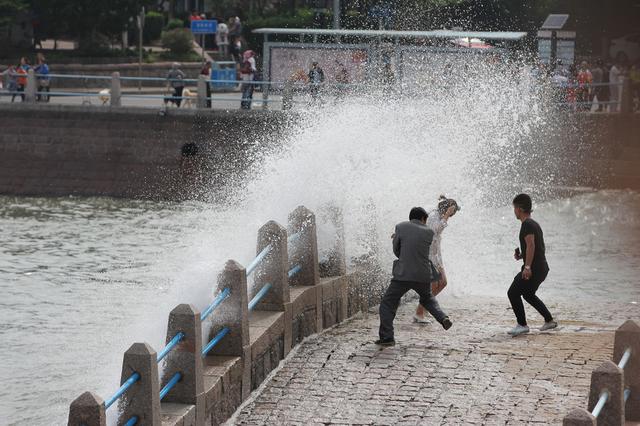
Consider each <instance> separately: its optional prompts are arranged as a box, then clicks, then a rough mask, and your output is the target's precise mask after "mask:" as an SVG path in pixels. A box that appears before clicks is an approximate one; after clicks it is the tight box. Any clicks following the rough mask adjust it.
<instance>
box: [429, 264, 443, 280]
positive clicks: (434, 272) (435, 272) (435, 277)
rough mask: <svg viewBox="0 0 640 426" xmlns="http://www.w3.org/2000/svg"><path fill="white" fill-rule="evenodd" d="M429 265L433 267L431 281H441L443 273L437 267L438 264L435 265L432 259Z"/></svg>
mask: <svg viewBox="0 0 640 426" xmlns="http://www.w3.org/2000/svg"><path fill="white" fill-rule="evenodd" d="M429 267H430V268H431V282H434V281H440V279H441V278H442V275H441V274H440V271H439V270H438V268H436V265H434V264H433V262H432V261H429Z"/></svg>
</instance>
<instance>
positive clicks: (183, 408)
mask: <svg viewBox="0 0 640 426" xmlns="http://www.w3.org/2000/svg"><path fill="white" fill-rule="evenodd" d="M160 420H161V421H162V426H191V425H195V424H196V406H195V405H187V404H177V403H175V402H162V403H160Z"/></svg>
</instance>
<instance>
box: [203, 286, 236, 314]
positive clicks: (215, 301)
mask: <svg viewBox="0 0 640 426" xmlns="http://www.w3.org/2000/svg"><path fill="white" fill-rule="evenodd" d="M230 294H231V290H229V289H228V288H225V289H224V290H222V292H221V293H220V294H219V295H217V296H216V298H215V299H213V302H211V304H210V305H209V306H207V309H205V310H204V311H203V312H202V313H201V314H200V321H204V320H206V319H207V317H208V316H209V315H211V312H213V310H214V309H215V308H217V307H218V305H220V304H221V303H222V302H223V301H224V299H226V298H227V297H229V295H230Z"/></svg>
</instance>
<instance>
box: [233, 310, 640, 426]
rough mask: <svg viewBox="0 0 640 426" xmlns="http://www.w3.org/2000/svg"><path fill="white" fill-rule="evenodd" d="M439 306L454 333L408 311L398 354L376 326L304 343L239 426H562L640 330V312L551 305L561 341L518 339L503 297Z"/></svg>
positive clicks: (358, 324) (361, 325) (368, 322)
mask: <svg viewBox="0 0 640 426" xmlns="http://www.w3.org/2000/svg"><path fill="white" fill-rule="evenodd" d="M442 304H443V306H444V307H446V308H448V309H449V313H450V315H451V317H452V319H453V320H454V327H453V328H452V329H451V330H449V331H448V332H445V331H444V330H443V329H442V328H441V327H440V326H439V325H438V324H431V325H427V326H421V325H414V324H412V323H411V322H410V321H409V320H410V315H411V308H412V306H409V305H405V306H403V307H402V308H401V309H400V311H399V316H398V318H397V319H396V329H397V330H396V339H397V341H398V344H397V345H396V346H395V347H393V348H387V349H384V350H380V349H379V348H377V347H376V346H375V345H374V344H373V343H372V341H373V339H374V338H375V337H376V336H375V334H376V331H377V326H378V316H377V314H368V316H366V317H365V316H362V317H360V318H356V319H354V320H351V321H349V322H347V323H343V324H341V325H339V326H337V327H336V328H334V329H331V330H329V331H328V332H325V333H324V334H322V335H320V336H316V337H314V338H311V339H309V340H307V341H306V342H304V343H303V344H302V345H301V346H299V348H298V349H297V350H296V351H295V352H293V353H292V354H291V355H290V356H289V358H288V359H287V360H286V362H285V363H284V366H283V367H282V368H281V369H280V370H279V371H278V372H277V373H276V374H275V375H274V376H273V377H272V378H271V380H270V381H268V382H265V384H264V385H263V388H262V390H261V392H260V393H259V394H258V395H257V396H256V397H254V398H253V399H251V400H249V402H248V403H247V404H246V405H245V406H244V407H243V408H241V409H240V410H239V411H238V412H237V413H236V417H234V418H233V419H232V420H231V421H230V423H233V424H243V425H245V424H246V425H262V424H305V425H306V424H375V425H392V424H393V425H395V424H400V425H418V424H420V425H425V424H427V425H459V424H488V425H494V424H495V425H506V424H517V425H520V424H559V423H561V422H562V418H563V417H564V415H565V414H567V413H568V412H569V411H570V410H571V409H572V408H574V407H579V406H581V407H585V408H586V404H587V395H588V390H589V382H590V375H591V371H592V370H593V369H594V368H596V367H597V366H598V365H599V364H600V363H601V362H602V361H604V360H605V359H609V358H610V357H611V353H612V345H613V330H614V329H615V328H617V327H618V326H619V325H620V324H622V323H623V322H624V320H626V319H628V318H630V317H634V318H640V307H638V305H631V304H624V305H623V304H619V305H611V306H606V304H598V305H595V304H581V305H577V304H575V303H572V304H558V305H551V306H550V308H551V310H552V311H553V312H555V313H556V316H557V317H558V318H559V320H560V321H561V325H562V327H561V329H559V330H557V331H554V332H545V333H540V332H534V333H532V334H530V335H527V336H520V337H517V338H512V337H510V336H508V335H506V334H505V331H506V330H507V329H508V328H509V327H511V326H512V325H513V324H512V323H513V322H514V321H513V319H512V313H511V311H510V310H509V309H508V302H507V301H506V297H505V299H504V300H493V299H486V300H482V299H480V300H479V299H478V298H475V297H474V298H473V299H472V300H460V299H451V298H444V299H443V302H442ZM411 305H413V303H412V304H411ZM528 313H531V314H533V312H531V310H530V309H528ZM569 319H571V320H569ZM540 323H541V321H540V318H537V317H532V321H531V325H535V326H539V325H541V324H540Z"/></svg>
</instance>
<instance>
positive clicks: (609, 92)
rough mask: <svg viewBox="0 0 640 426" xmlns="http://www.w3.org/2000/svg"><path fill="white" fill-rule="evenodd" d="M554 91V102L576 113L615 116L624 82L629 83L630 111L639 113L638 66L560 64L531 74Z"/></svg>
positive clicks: (620, 64)
mask: <svg viewBox="0 0 640 426" xmlns="http://www.w3.org/2000/svg"><path fill="white" fill-rule="evenodd" d="M535 73H536V75H537V76H538V77H541V78H544V77H546V78H549V79H550V81H551V82H552V83H553V85H554V86H556V87H557V88H558V92H557V93H558V95H557V98H558V99H557V100H558V101H559V102H561V103H562V104H564V105H566V106H568V107H569V108H572V109H574V110H576V111H592V112H604V111H608V112H618V111H619V109H620V102H621V100H622V85H623V82H624V79H629V82H630V87H631V96H632V99H633V110H634V111H640V62H636V63H633V64H631V65H627V64H622V63H619V62H612V63H605V61H603V60H601V59H598V60H595V61H593V63H591V64H590V63H589V62H587V61H581V62H580V63H579V64H572V65H570V66H569V67H564V66H563V64H562V63H561V62H559V63H558V64H557V65H556V69H555V70H553V71H551V70H550V68H549V66H548V65H546V64H540V65H539V66H538V68H537V69H536V70H535Z"/></svg>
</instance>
